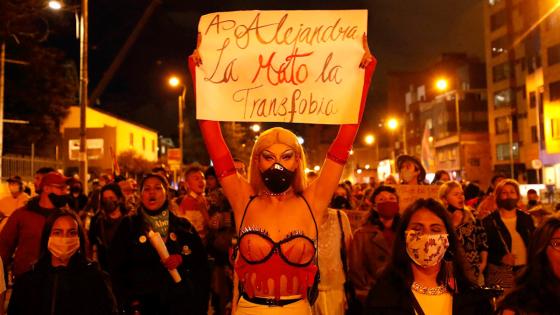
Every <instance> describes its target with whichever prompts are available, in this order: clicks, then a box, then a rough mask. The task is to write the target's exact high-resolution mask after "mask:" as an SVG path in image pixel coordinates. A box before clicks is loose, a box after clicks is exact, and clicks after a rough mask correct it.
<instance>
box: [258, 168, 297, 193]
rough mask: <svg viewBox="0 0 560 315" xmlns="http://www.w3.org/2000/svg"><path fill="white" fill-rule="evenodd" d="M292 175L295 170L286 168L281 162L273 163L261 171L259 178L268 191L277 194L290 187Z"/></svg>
mask: <svg viewBox="0 0 560 315" xmlns="http://www.w3.org/2000/svg"><path fill="white" fill-rule="evenodd" d="M294 175H295V172H292V171H290V170H288V169H287V168H285V167H284V166H282V164H280V163H274V165H272V166H271V167H270V168H269V169H267V170H266V171H264V172H262V173H261V178H262V180H263V182H264V185H265V186H266V188H267V189H268V190H270V192H272V193H275V194H279V193H283V192H285V191H286V190H288V188H290V185H292V182H293V180H294Z"/></svg>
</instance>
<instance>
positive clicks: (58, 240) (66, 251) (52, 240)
mask: <svg viewBox="0 0 560 315" xmlns="http://www.w3.org/2000/svg"><path fill="white" fill-rule="evenodd" d="M79 248H80V238H79V237H78V236H73V237H60V236H51V237H49V243H48V249H49V252H51V254H52V255H53V256H54V257H56V258H58V259H60V260H62V261H66V260H68V259H70V257H72V255H74V254H75V253H76V252H77V251H78V249H79Z"/></svg>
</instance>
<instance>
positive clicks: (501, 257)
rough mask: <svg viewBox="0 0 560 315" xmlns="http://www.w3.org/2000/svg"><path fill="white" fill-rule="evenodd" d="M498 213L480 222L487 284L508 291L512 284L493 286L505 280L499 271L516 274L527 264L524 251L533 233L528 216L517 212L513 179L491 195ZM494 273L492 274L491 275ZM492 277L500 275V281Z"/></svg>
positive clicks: (517, 190)
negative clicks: (485, 240) (485, 244)
mask: <svg viewBox="0 0 560 315" xmlns="http://www.w3.org/2000/svg"><path fill="white" fill-rule="evenodd" d="M494 197H495V199H496V204H497V206H498V211H494V212H492V213H491V214H490V215H488V216H487V217H486V218H484V220H483V221H482V223H483V225H484V229H485V230H486V233H487V234H488V271H487V277H486V278H487V284H488V285H494V284H500V285H501V286H502V287H505V288H506V289H507V288H510V287H511V285H512V283H511V281H508V283H494V282H496V281H501V280H502V279H504V275H503V273H502V272H501V271H503V270H506V269H508V268H509V269H510V270H511V272H513V273H514V274H516V273H518V272H519V271H520V270H521V269H522V268H523V267H524V266H525V265H526V264H527V247H528V245H529V241H530V239H531V235H532V234H533V230H534V229H535V225H534V223H533V219H532V218H531V216H530V215H528V214H526V213H524V212H523V211H521V210H519V209H518V206H517V205H518V203H519V198H520V193H519V184H518V183H517V182H516V181H515V180H513V179H504V180H503V181H501V182H500V183H499V184H498V185H497V186H496V189H495V191H494ZM494 270H495V272H494ZM495 275H500V278H502V279H498V277H496V276H495Z"/></svg>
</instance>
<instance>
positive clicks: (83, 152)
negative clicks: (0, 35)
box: [48, 0, 89, 194]
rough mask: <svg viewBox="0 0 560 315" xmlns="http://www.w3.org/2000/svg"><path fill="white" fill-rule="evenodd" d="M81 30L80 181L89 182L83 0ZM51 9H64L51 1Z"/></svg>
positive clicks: (86, 23) (85, 3) (84, 2)
mask: <svg viewBox="0 0 560 315" xmlns="http://www.w3.org/2000/svg"><path fill="white" fill-rule="evenodd" d="M81 1H82V3H81V5H80V9H81V18H80V19H79V26H80V27H79V29H80V96H79V98H80V155H79V161H80V179H81V180H82V181H84V183H86V182H87V175H88V160H87V148H86V110H87V107H88V81H89V80H88V77H89V75H88V33H89V31H88V28H89V13H88V12H89V10H88V7H89V4H88V0H81ZM48 6H49V8H51V9H53V10H60V9H62V2H60V1H49V3H48ZM87 192H88V185H84V193H86V194H87Z"/></svg>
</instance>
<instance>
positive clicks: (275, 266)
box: [235, 196, 317, 299]
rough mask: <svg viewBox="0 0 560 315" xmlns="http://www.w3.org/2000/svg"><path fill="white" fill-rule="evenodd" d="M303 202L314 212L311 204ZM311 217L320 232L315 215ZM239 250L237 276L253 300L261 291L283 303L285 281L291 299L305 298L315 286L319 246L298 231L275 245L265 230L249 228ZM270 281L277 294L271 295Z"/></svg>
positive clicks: (243, 229) (241, 237)
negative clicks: (281, 298)
mask: <svg viewBox="0 0 560 315" xmlns="http://www.w3.org/2000/svg"><path fill="white" fill-rule="evenodd" d="M302 198H303V196H302ZM253 199H254V197H252V198H251V199H250V201H249V203H248V204H247V206H246V207H245V213H243V218H242V219H241V225H240V227H241V226H242V224H243V220H244V219H245V214H246V213H247V209H248V208H249V204H250V203H251V202H252V201H253ZM303 200H304V201H305V203H306V204H307V207H308V208H309V211H310V212H311V208H310V207H309V204H308V203H307V200H305V198H303ZM311 217H312V218H313V222H314V223H315V229H316V231H317V222H316V221H315V217H314V216H313V213H311ZM238 249H239V253H240V257H239V259H238V260H237V262H236V264H235V272H236V273H237V275H238V277H239V281H240V282H241V284H242V288H243V291H244V292H245V293H247V295H249V296H250V297H254V296H255V292H256V291H261V292H264V294H272V293H273V294H274V298H275V299H280V284H281V278H285V279H286V281H287V282H286V288H287V291H288V293H289V294H290V295H301V296H304V297H305V296H306V294H307V289H308V288H310V287H311V286H313V281H314V278H315V273H316V272H317V266H316V264H314V259H315V257H316V254H317V246H316V242H314V241H313V240H312V239H311V238H309V237H307V236H305V235H304V234H303V232H301V231H294V232H292V233H290V234H288V235H287V236H286V237H285V238H284V239H283V240H281V241H279V242H275V241H273V240H272V239H271V238H270V236H269V235H268V233H267V232H266V231H265V230H263V229H260V228H255V227H245V228H242V229H241V232H240V236H239V242H238ZM269 279H272V280H273V281H274V291H273V292H269V287H268V280H269ZM295 280H297V282H296V281H295ZM296 284H297V285H296Z"/></svg>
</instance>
